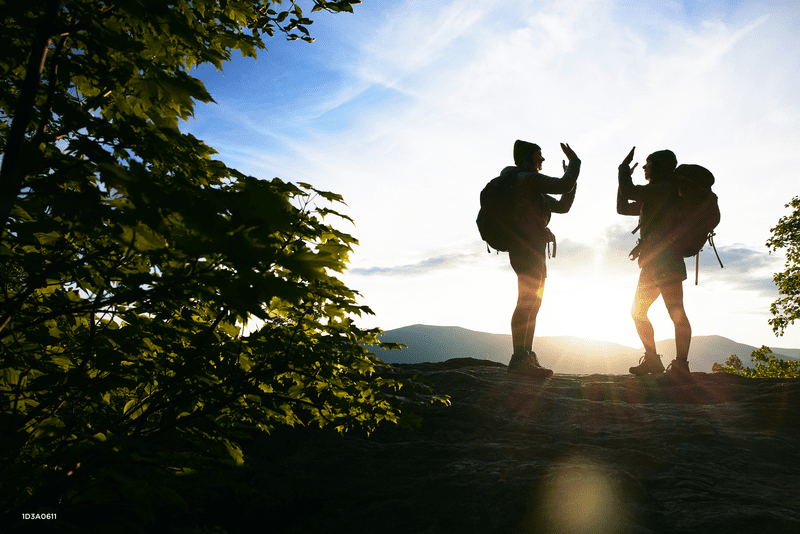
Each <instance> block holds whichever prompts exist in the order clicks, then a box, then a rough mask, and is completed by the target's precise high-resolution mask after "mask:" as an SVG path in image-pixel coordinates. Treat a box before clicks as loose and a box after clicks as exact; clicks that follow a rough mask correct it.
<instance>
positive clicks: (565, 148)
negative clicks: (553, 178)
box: [561, 143, 578, 161]
mask: <svg viewBox="0 0 800 534" xmlns="http://www.w3.org/2000/svg"><path fill="white" fill-rule="evenodd" d="M561 150H563V151H564V155H565V156H567V159H568V160H570V161H572V160H573V159H578V155H577V154H575V151H574V150H572V149H571V148H570V147H569V145H568V144H566V143H561Z"/></svg>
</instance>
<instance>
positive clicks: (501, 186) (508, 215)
mask: <svg viewBox="0 0 800 534" xmlns="http://www.w3.org/2000/svg"><path fill="white" fill-rule="evenodd" d="M519 171H520V169H516V172H514V171H512V170H509V171H507V172H502V173H500V176H498V177H497V178H493V179H492V180H490V181H489V183H487V184H486V186H485V187H484V188H483V190H482V191H481V199H480V200H481V208H480V210H479V211H478V218H477V220H476V221H475V222H476V223H477V225H478V231H479V232H480V234H481V238H482V239H483V240H484V241H486V243H487V251H488V252H491V250H489V247H491V248H493V249H495V250H497V251H499V252H508V250H509V249H511V248H512V247H513V245H514V243H518V242H520V241H523V242H524V241H527V239H526V236H525V235H523V233H524V232H523V230H522V228H521V227H520V224H519V221H517V220H516V219H515V205H516V198H515V189H516V182H517V176H518V174H519ZM540 197H541V198H537V199H535V202H534V206H533V208H534V219H535V220H536V221H537V223H536V224H534V226H541V227H542V228H541V229H537V231H542V232H545V233H546V235H547V241H548V243H549V242H552V243H553V247H554V249H553V256H555V237H553V235H552V233H551V232H550V231H549V230H548V229H547V228H546V227H547V220H548V219H549V211H548V210H549V208H548V206H547V200H546V199H545V198H544V195H540ZM539 223H541V224H539ZM527 237H530V236H527ZM548 246H549V244H548Z"/></svg>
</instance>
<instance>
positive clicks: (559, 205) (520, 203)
mask: <svg viewBox="0 0 800 534" xmlns="http://www.w3.org/2000/svg"><path fill="white" fill-rule="evenodd" d="M561 150H563V151H564V154H565V155H566V156H567V159H568V160H569V166H567V165H566V164H565V163H564V162H563V161H562V166H563V168H564V176H563V177H562V178H551V177H549V176H545V175H543V174H540V173H539V171H540V170H541V169H542V162H543V161H544V158H543V157H542V149H541V148H539V146H538V145H535V144H533V143H528V142H526V141H519V140H518V141H517V142H516V143H514V164H515V166H513V167H506V168H505V169H503V171H502V172H501V173H500V176H501V177H502V176H504V175H509V174H511V175H516V181H515V184H514V189H513V202H512V203H511V209H512V210H513V215H514V221H515V223H516V226H517V230H516V232H515V234H516V235H515V239H514V240H513V243H512V245H511V246H510V247H509V250H508V255H509V258H510V260H511V267H512V268H513V269H514V272H515V273H517V285H518V288H519V296H518V298H517V306H516V308H515V309H514V314H513V315H512V317H511V338H512V343H513V346H514V354H513V355H512V356H511V361H510V362H509V363H508V372H510V373H519V374H525V375H529V376H537V377H547V376H550V375H552V374H553V371H551V370H550V369H545V368H544V367H542V366H541V365H540V364H539V360H538V359H537V358H536V353H534V352H533V333H534V330H535V329H536V316H537V315H538V313H539V307H540V306H541V305H542V294H543V293H544V282H545V278H546V277H547V267H546V265H545V250H546V249H547V248H548V246H549V243H551V242H552V243H553V254H554V255H555V238H554V237H553V234H552V233H551V232H550V230H549V229H548V228H547V224H548V223H549V222H550V214H551V212H555V213H567V212H568V211H569V209H570V207H572V202H573V200H575V189H576V186H575V184H576V181H577V179H578V174H579V173H580V168H581V160H580V159H578V156H576V155H575V152H573V150H572V149H571V148H570V147H569V145H565V144H563V143H562V144H561ZM550 194H557V195H558V194H560V195H561V199H560V200H556V199H555V198H553V197H551V196H550Z"/></svg>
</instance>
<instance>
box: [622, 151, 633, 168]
mask: <svg viewBox="0 0 800 534" xmlns="http://www.w3.org/2000/svg"><path fill="white" fill-rule="evenodd" d="M634 150H636V147H633V148H632V149H631V151H630V153H628V155H627V156H625V159H623V160H622V164H623V165H630V164H631V161H633V151H634Z"/></svg>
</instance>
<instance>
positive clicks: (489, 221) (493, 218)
mask: <svg viewBox="0 0 800 534" xmlns="http://www.w3.org/2000/svg"><path fill="white" fill-rule="evenodd" d="M516 178H517V175H516V173H505V174H501V175H500V176H498V177H497V178H493V179H492V180H490V181H489V183H488V184H486V186H485V187H484V188H483V190H482V191H481V209H480V210H479V211H478V219H477V220H476V221H475V222H476V223H477V225H478V231H479V232H480V234H481V239H483V240H484V241H486V243H487V245H488V246H487V249H486V250H487V251H488V250H489V248H488V247H492V248H493V249H495V250H497V251H500V252H507V251H508V249H509V248H511V245H512V243H513V242H514V235H515V234H516V230H517V225H516V222H515V221H514V214H513V212H514V209H513V207H514V189H515V187H514V186H515V182H516Z"/></svg>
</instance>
